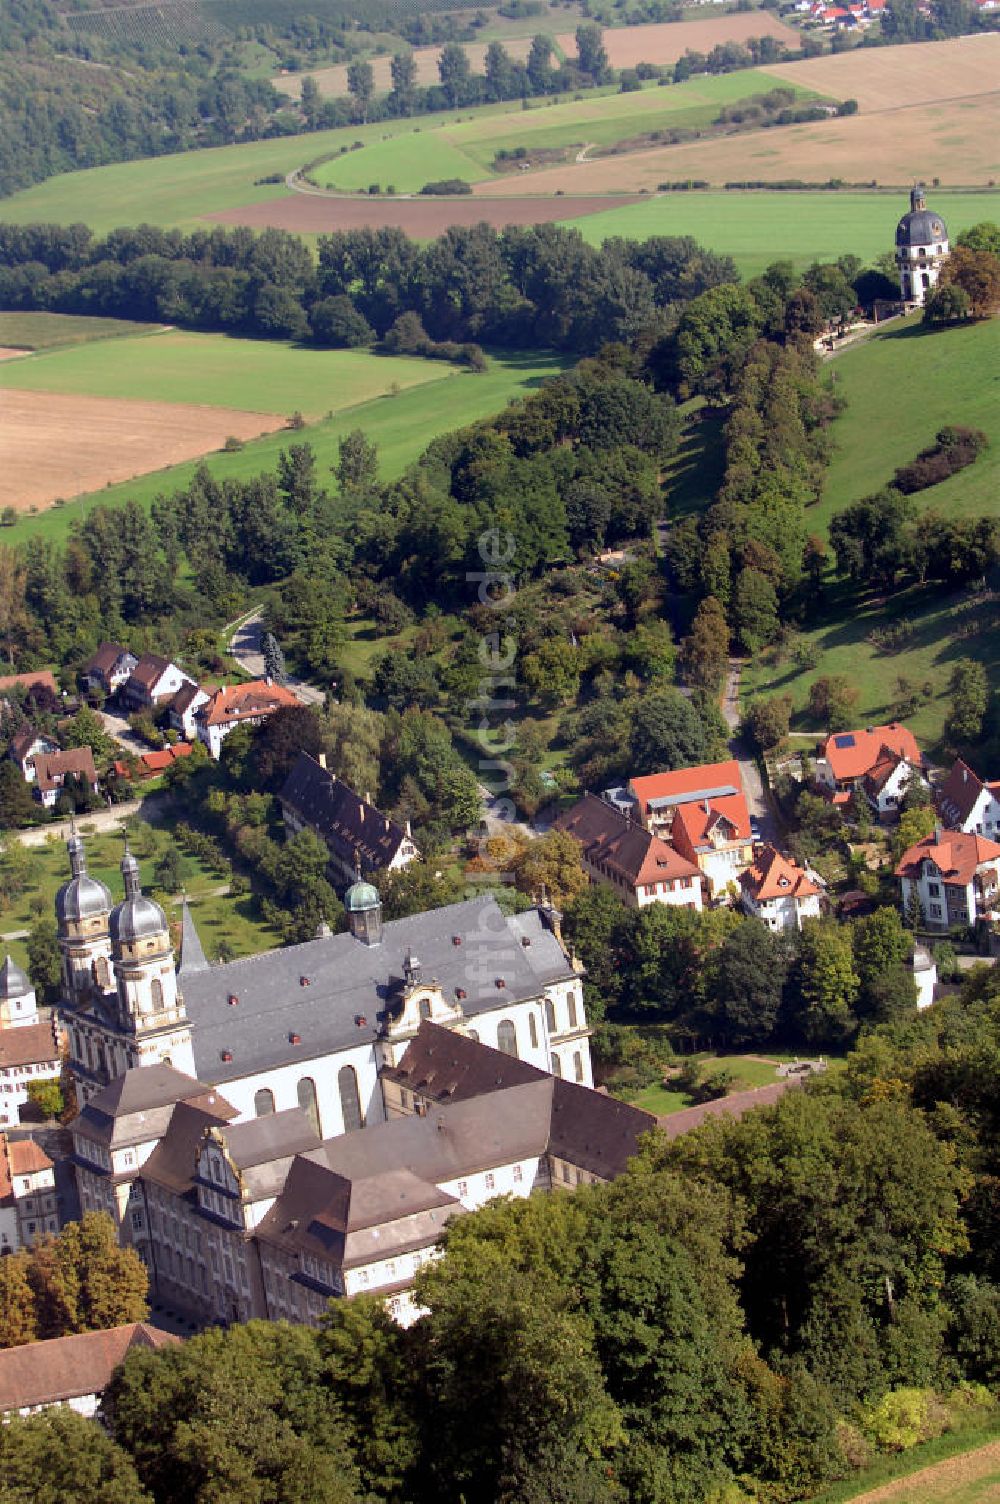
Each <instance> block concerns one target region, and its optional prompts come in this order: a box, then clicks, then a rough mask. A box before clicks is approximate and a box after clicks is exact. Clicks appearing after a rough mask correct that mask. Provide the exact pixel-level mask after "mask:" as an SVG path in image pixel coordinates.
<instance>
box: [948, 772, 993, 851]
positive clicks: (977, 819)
mask: <svg viewBox="0 0 1000 1504" xmlns="http://www.w3.org/2000/svg"><path fill="white" fill-rule="evenodd" d="M937 807H938V813H939V814H940V816H941V819H942V821H943V822H944V824H945V825H946V826H947V827H948V829H949V830H964V831H965V832H966V833H967V834H969V835H973V834H974V835H980V836H989V837H990V838H991V839H992V840H1000V779H993V780H992V781H990V782H986V781H985V780H984V779H982V778H980V777H979V776H978V774H976V773H974V772H973V771H972V769H971V768H970V767H969V765H968V763H966V762H963V761H962V759H961V758H960V757H959V758H956V760H955V764H954V766H953V767H952V770H951V772H950V773H949V774H948V777H947V778H946V779H945V781H944V783H943V784H942V785H941V788H940V790H939V792H938V796H937Z"/></svg>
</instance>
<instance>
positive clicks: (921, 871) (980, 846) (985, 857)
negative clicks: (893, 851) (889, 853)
mask: <svg viewBox="0 0 1000 1504" xmlns="http://www.w3.org/2000/svg"><path fill="white" fill-rule="evenodd" d="M896 876H897V877H898V878H899V880H900V888H901V896H902V902H903V910H904V912H908V911H909V909H910V908H911V906H912V904H913V901H914V899H916V901H917V902H918V903H919V905H920V910H921V913H922V915H923V923H924V925H925V926H926V928H927V929H929V930H949V929H951V928H952V926H954V925H960V926H962V927H963V928H965V927H967V926H972V925H974V924H975V923H976V922H977V921H978V920H980V919H987V918H989V919H992V918H995V917H1000V916H998V914H997V911H998V910H1000V845H998V844H997V842H996V841H990V840H987V838H986V837H985V836H980V835H971V834H969V833H967V832H965V831H954V830H952V831H938V832H935V834H934V835H930V836H925V837H924V839H923V840H922V841H917V842H916V844H915V845H913V846H911V847H910V848H909V850H908V851H906V852H904V853H903V856H902V858H901V860H900V862H899V864H898V866H897V867H896Z"/></svg>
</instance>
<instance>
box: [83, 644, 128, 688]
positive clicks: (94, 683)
mask: <svg viewBox="0 0 1000 1504" xmlns="http://www.w3.org/2000/svg"><path fill="white" fill-rule="evenodd" d="M138 662H139V660H138V658H137V657H136V655H135V654H134V653H130V652H129V650H128V648H124V647H122V645H121V643H119V642H102V643H101V645H100V647H99V648H98V649H97V652H96V653H94V654H93V656H92V657H90V658H88V659H87V662H86V663H85V664H84V665H83V668H82V669H81V670H80V677H81V678H82V679H83V680H84V682H85V683H86V685H87V687H88V689H96V690H99V691H100V692H101V693H102V694H105V695H113V694H114V693H115V692H116V691H117V690H119V689H121V687H122V685H123V684H125V683H127V682H128V678H129V675H130V674H131V673H132V670H133V669H134V668H135V666H136V664H137V663H138Z"/></svg>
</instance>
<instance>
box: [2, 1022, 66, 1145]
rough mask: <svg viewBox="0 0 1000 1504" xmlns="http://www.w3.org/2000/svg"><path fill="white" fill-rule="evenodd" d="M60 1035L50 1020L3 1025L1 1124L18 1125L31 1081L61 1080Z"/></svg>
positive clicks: (6, 1125)
mask: <svg viewBox="0 0 1000 1504" xmlns="http://www.w3.org/2000/svg"><path fill="white" fill-rule="evenodd" d="M61 1072H62V1059H61V1050H60V1046H59V1036H58V1034H57V1032H56V1029H55V1027H54V1026H53V1024H52V1023H51V1022H50V1021H48V1020H41V1019H39V1020H37V1021H36V1022H35V1023H33V1024H25V1025H24V1026H23V1027H21V1028H19V1029H0V1127H16V1126H17V1124H18V1123H19V1122H20V1110H21V1108H22V1107H23V1106H24V1105H25V1103H26V1102H27V1101H28V1087H29V1085H30V1084H31V1082H32V1081H58V1079H59V1076H60V1074H61Z"/></svg>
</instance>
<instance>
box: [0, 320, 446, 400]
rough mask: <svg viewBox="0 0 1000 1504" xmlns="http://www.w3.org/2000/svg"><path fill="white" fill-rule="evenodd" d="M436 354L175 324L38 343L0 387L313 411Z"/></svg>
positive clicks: (409, 376) (414, 373) (414, 377)
mask: <svg viewBox="0 0 1000 1504" xmlns="http://www.w3.org/2000/svg"><path fill="white" fill-rule="evenodd" d="M449 375H450V369H449V367H448V366H446V365H445V364H444V363H443V362H434V361H427V360H417V359H415V358H411V357H409V356H381V355H371V354H370V353H368V352H367V351H359V350H318V349H312V348H309V347H307V346H303V345H295V344H291V343H289V342H287V341H284V340H249V339H233V338H230V337H229V336H227V335H224V334H192V333H187V332H182V331H180V330H172V331H171V332H169V333H167V334H158V335H155V336H154V335H151V336H150V337H149V338H148V339H132V340H127V341H125V342H120V343H116V344H114V345H112V344H111V343H109V342H108V341H99V342H97V343H93V344H81V345H76V346H74V347H73V348H72V349H64V350H57V351H52V352H46V353H41V354H38V355H36V356H32V357H29V358H27V359H24V360H16V361H10V362H7V363H5V364H4V366H2V367H0V387H18V388H20V389H21V390H23V391H41V392H62V393H66V394H71V395H81V396H88V397H129V398H142V399H143V400H146V401H154V402H185V403H196V404H203V405H204V406H207V407H230V408H239V409H241V410H243V411H246V412H266V413H292V412H295V411H299V412H301V413H302V414H303V415H304V416H305V417H307V418H314V419H315V418H319V417H322V416H324V415H326V414H327V413H330V412H336V411H337V410H339V409H341V408H345V407H354V406H356V405H357V404H358V403H360V402H366V401H369V400H371V399H372V398H374V397H379V396H382V395H383V394H384V393H386V392H387V391H389V389H390V387H392V386H393V384H396V385H398V387H399V388H400V389H406V388H407V387H412V386H422V385H423V384H424V383H425V382H439V381H443V380H447V379H448V378H449Z"/></svg>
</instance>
